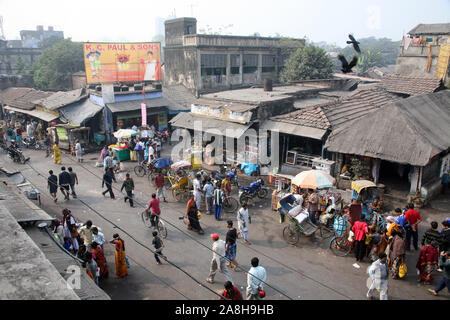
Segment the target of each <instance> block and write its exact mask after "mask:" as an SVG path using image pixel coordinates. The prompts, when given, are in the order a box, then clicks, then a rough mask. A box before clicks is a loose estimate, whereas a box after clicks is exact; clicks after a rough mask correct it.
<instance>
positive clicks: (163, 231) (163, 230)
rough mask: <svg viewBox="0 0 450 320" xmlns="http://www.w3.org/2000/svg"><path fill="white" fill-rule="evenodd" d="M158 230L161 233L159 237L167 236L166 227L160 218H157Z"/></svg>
mask: <svg viewBox="0 0 450 320" xmlns="http://www.w3.org/2000/svg"><path fill="white" fill-rule="evenodd" d="M158 232H159V234H160V235H161V237H163V239H165V238H167V228H166V226H165V225H164V222H162V220H161V219H159V221H158Z"/></svg>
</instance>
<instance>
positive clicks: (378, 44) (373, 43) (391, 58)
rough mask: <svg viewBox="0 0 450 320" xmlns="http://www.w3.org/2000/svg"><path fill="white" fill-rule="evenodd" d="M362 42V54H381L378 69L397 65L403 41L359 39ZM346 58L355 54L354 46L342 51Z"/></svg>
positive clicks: (371, 38) (373, 38) (372, 38)
mask: <svg viewBox="0 0 450 320" xmlns="http://www.w3.org/2000/svg"><path fill="white" fill-rule="evenodd" d="M357 40H358V41H359V42H360V45H359V47H360V48H361V52H362V54H364V53H367V51H369V50H370V51H371V52H379V53H380V55H381V58H380V59H378V60H377V63H378V64H377V65H375V66H376V67H384V66H386V65H390V64H395V63H396V62H397V57H398V53H399V50H400V44H401V41H392V40H391V39H388V38H379V39H377V38H375V37H369V38H362V39H357ZM340 52H341V53H342V54H343V55H344V56H346V57H347V56H350V55H352V54H354V53H355V51H354V49H353V46H351V45H349V46H347V47H345V48H343V49H341V50H340Z"/></svg>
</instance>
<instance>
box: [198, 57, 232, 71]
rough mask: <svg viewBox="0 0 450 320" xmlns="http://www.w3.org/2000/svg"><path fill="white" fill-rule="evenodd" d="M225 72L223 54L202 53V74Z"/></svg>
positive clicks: (225, 62) (225, 58) (225, 61)
mask: <svg viewBox="0 0 450 320" xmlns="http://www.w3.org/2000/svg"><path fill="white" fill-rule="evenodd" d="M226 73H227V56H226V55H225V54H202V55H201V74H202V76H220V75H225V74H226Z"/></svg>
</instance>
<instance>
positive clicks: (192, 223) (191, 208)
mask: <svg viewBox="0 0 450 320" xmlns="http://www.w3.org/2000/svg"><path fill="white" fill-rule="evenodd" d="M186 209H187V210H186V216H187V218H188V219H189V224H188V230H194V231H196V232H198V233H199V234H204V233H205V232H204V231H203V229H202V227H201V226H200V222H199V219H198V208H197V204H196V203H195V200H194V195H193V194H192V195H191V198H190V199H189V202H188V204H187V208H186Z"/></svg>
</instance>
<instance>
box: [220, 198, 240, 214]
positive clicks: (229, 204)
mask: <svg viewBox="0 0 450 320" xmlns="http://www.w3.org/2000/svg"><path fill="white" fill-rule="evenodd" d="M238 207H239V202H238V201H237V200H236V199H235V198H232V197H229V198H228V199H227V200H226V201H224V203H223V210H224V211H225V212H227V213H233V212H236V210H237V209H238Z"/></svg>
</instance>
